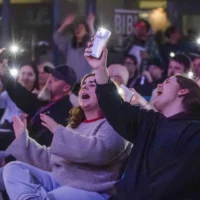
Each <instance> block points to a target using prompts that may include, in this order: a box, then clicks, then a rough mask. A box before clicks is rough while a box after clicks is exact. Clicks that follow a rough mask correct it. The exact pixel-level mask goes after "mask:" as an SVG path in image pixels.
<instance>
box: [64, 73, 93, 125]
mask: <svg viewBox="0 0 200 200" xmlns="http://www.w3.org/2000/svg"><path fill="white" fill-rule="evenodd" d="M94 75H95V74H94V73H91V74H87V75H86V76H84V77H83V78H82V80H81V86H82V85H83V82H84V81H85V79H87V78H88V77H90V76H94ZM85 119H86V118H85V114H84V111H83V109H82V108H81V106H78V107H75V108H72V109H71V110H70V111H69V119H68V124H69V125H70V126H71V127H72V128H77V127H78V126H79V125H80V124H81V123H82V122H83V121H84V120H85Z"/></svg>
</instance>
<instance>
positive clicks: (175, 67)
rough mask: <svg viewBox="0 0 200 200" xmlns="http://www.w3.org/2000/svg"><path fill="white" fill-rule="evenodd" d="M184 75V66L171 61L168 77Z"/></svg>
mask: <svg viewBox="0 0 200 200" xmlns="http://www.w3.org/2000/svg"><path fill="white" fill-rule="evenodd" d="M183 73H184V66H183V65H182V64H181V63H178V62H176V61H175V60H173V59H172V60H170V62H169V68H168V73H167V76H168V77H170V76H175V75H177V74H183Z"/></svg>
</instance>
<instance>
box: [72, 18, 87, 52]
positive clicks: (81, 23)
mask: <svg viewBox="0 0 200 200" xmlns="http://www.w3.org/2000/svg"><path fill="white" fill-rule="evenodd" d="M79 25H83V26H84V27H85V29H86V32H87V34H86V35H85V36H84V38H83V41H82V42H81V43H79V44H78V43H77V38H76V35H75V29H76V28H77V27H78V26H79ZM89 39H90V28H89V26H88V24H87V22H86V21H85V20H79V21H77V22H76V24H75V27H74V29H73V37H72V47H73V48H74V49H76V48H78V47H85V46H86V44H87V42H88V41H89Z"/></svg>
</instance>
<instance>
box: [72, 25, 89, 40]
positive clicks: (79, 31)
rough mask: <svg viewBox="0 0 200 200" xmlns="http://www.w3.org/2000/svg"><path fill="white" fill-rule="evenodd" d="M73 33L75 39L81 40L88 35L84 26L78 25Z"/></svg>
mask: <svg viewBox="0 0 200 200" xmlns="http://www.w3.org/2000/svg"><path fill="white" fill-rule="evenodd" d="M74 32H75V36H76V38H77V39H82V38H84V37H85V36H86V35H87V34H88V33H87V30H86V27H85V25H84V24H78V26H77V27H76V28H75V30H74Z"/></svg>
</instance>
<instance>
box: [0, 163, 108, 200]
mask: <svg viewBox="0 0 200 200" xmlns="http://www.w3.org/2000/svg"><path fill="white" fill-rule="evenodd" d="M1 172H2V169H0V176H1ZM3 181H4V185H5V188H6V191H7V193H8V195H9V197H10V199H11V200H14V199H16V200H33V199H34V200H49V199H51V200H54V199H55V200H68V199H69V200H80V199H81V200H105V199H108V198H109V197H110V196H109V195H102V194H99V193H97V192H88V191H85V190H80V189H75V188H71V187H68V186H64V187H60V186H59V185H58V184H57V183H56V181H55V180H54V179H53V178H52V176H51V173H49V172H46V171H43V170H40V169H38V168H36V167H33V166H31V165H28V164H25V163H22V162H18V161H15V162H11V163H9V164H7V165H6V166H5V167H4V169H3ZM0 189H1V190H3V189H4V186H3V183H2V181H1V177H0Z"/></svg>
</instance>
